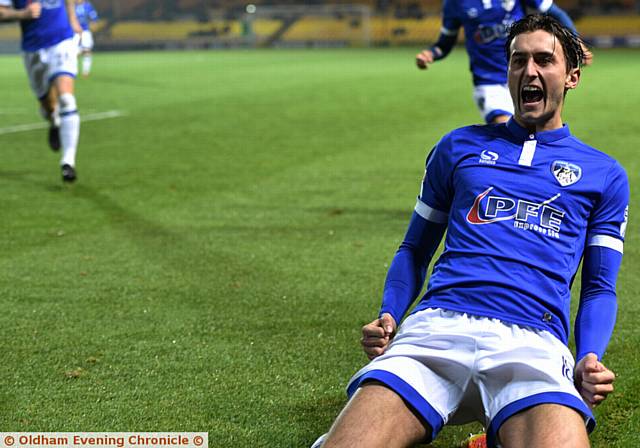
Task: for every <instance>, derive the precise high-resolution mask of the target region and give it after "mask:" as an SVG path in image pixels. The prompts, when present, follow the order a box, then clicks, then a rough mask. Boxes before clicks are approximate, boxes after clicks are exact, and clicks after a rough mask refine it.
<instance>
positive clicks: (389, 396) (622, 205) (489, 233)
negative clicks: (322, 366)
mask: <svg viewBox="0 0 640 448" xmlns="http://www.w3.org/2000/svg"><path fill="white" fill-rule="evenodd" d="M506 45H507V47H506V48H507V55H508V60H509V70H508V86H509V90H510V92H511V96H512V98H513V105H514V116H513V117H512V118H511V119H510V120H509V121H508V122H507V123H502V124H496V125H482V126H469V127H464V128H460V129H457V130H454V131H452V132H451V133H449V134H448V135H446V136H444V137H443V138H442V139H441V140H440V142H439V143H438V144H437V145H436V146H435V147H434V149H433V150H432V151H431V153H430V154H429V156H428V158H427V162H426V173H425V177H424V179H423V181H422V185H421V190H420V194H419V196H418V200H417V203H416V207H415V210H414V213H413V216H412V218H411V221H410V223H409V228H408V231H407V234H406V236H405V239H404V241H403V243H402V244H401V246H400V248H399V250H398V251H397V253H396V255H395V257H394V259H393V262H392V264H391V266H390V268H389V272H388V274H387V279H386V282H385V287H384V292H383V298H382V306H381V309H380V312H379V315H378V318H377V319H375V320H373V321H372V322H371V323H370V324H368V325H365V326H364V327H363V330H362V332H363V338H362V345H363V348H364V351H365V353H366V354H367V355H368V357H369V358H370V359H371V361H370V363H369V364H368V365H366V366H365V367H364V368H362V369H361V370H360V371H359V372H357V373H356V374H355V375H354V376H353V378H352V379H351V380H350V382H349V385H348V387H347V391H348V394H349V395H350V401H349V403H348V404H347V405H346V407H345V408H344V410H343V411H342V413H341V414H340V415H339V416H338V418H337V419H336V421H335V423H334V424H333V426H332V427H331V430H330V431H329V433H328V435H326V438H325V440H324V442H323V443H324V444H323V445H322V446H323V448H335V447H349V448H354V447H367V448H371V447H408V446H412V445H414V444H416V443H420V442H428V441H431V440H433V439H434V438H435V437H436V436H437V435H438V432H439V431H440V430H441V429H442V427H443V426H444V425H445V424H461V423H466V422H470V421H479V422H480V423H482V424H483V425H484V427H486V428H487V445H488V446H491V447H496V446H498V445H500V446H502V447H504V448H513V447H545V448H546V447H572V448H584V447H588V446H589V439H588V432H589V431H591V430H592V429H593V428H594V425H595V422H594V417H593V414H592V408H593V407H595V406H597V405H598V404H599V403H601V402H602V401H603V400H604V399H605V398H606V397H607V395H608V394H610V393H611V392H612V391H613V381H614V374H613V372H611V371H610V370H609V369H608V368H607V367H606V366H605V365H604V364H603V362H602V361H601V358H602V356H603V354H604V352H605V349H606V347H607V344H608V341H609V339H610V336H611V334H612V331H613V327H614V323H615V316H616V309H617V305H616V288H615V285H616V278H617V274H618V270H619V267H620V263H621V260H622V249H623V241H624V233H625V229H626V223H627V213H628V210H627V209H628V201H629V185H628V181H627V176H626V173H625V171H624V169H623V168H622V167H621V166H620V164H619V163H618V162H616V161H615V160H614V159H613V158H611V157H609V156H608V155H606V154H604V153H602V152H600V151H598V150H596V149H594V148H592V147H590V146H588V145H586V144H584V143H582V142H581V141H580V140H578V139H577V138H576V137H574V136H573V135H572V134H571V132H570V131H569V127H568V126H567V125H566V124H563V122H562V118H561V112H562V109H563V106H564V99H565V95H566V94H567V92H568V91H569V90H572V89H575V88H576V87H577V86H578V83H579V81H580V76H581V71H580V64H581V63H582V61H583V60H584V53H583V50H582V44H581V41H580V39H579V38H578V37H577V36H576V35H575V34H574V33H573V32H572V31H571V30H570V29H568V28H566V27H564V26H562V25H561V24H560V23H559V22H557V21H556V20H555V19H553V18H552V17H550V16H548V15H535V16H527V17H526V18H524V19H522V20H520V21H518V22H516V23H515V24H514V25H513V26H512V28H511V29H510V32H509V36H508V39H507V42H506ZM445 230H446V235H447V236H446V239H445V246H444V252H443V253H442V255H441V256H440V258H439V259H438V261H437V262H436V264H435V266H434V268H433V273H432V275H431V277H430V279H429V284H428V287H427V290H426V293H425V294H424V296H423V297H422V299H421V300H420V302H419V303H418V304H417V306H416V307H415V308H414V310H413V311H412V312H411V313H410V315H409V316H408V317H407V318H406V319H405V320H404V321H403V322H402V325H400V326H399V327H398V326H397V325H398V324H399V323H400V321H401V320H402V319H403V317H404V316H405V313H407V311H408V310H409V308H410V306H411V304H412V303H413V301H414V300H415V299H416V297H417V296H418V294H419V293H420V291H421V289H422V286H423V283H424V279H425V273H426V268H427V266H428V264H429V262H430V260H431V258H432V256H433V255H434V253H435V251H436V249H437V247H438V245H439V243H440V241H441V239H442V237H443V235H444V234H445ZM581 259H583V267H582V286H581V293H580V303H579V308H578V314H577V318H576V323H575V340H576V350H577V353H576V358H575V359H577V363H576V362H575V361H574V357H573V355H572V353H571V352H570V350H569V348H568V340H569V304H570V300H571V291H570V290H571V284H572V281H573V278H574V276H575V274H576V271H577V269H578V265H579V264H580V260H581ZM320 443H322V442H319V443H318V444H320Z"/></svg>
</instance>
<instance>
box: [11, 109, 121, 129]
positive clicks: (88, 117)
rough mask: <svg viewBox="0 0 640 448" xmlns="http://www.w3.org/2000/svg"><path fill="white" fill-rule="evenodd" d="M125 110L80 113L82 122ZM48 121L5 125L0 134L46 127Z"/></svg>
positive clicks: (112, 115)
mask: <svg viewBox="0 0 640 448" xmlns="http://www.w3.org/2000/svg"><path fill="white" fill-rule="evenodd" d="M125 115H127V113H126V112H123V111H120V110H108V111H106V112H96V113H95V114H87V115H80V118H81V120H82V122H85V121H97V120H107V119H109V118H117V117H124V116H125ZM48 128H49V123H48V122H46V121H42V122H39V123H27V124H17V125H15V126H7V127H4V128H0V135H6V134H15V133H17V132H26V131H33V130H35V129H48Z"/></svg>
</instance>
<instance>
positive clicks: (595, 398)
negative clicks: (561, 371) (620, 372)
mask: <svg viewBox="0 0 640 448" xmlns="http://www.w3.org/2000/svg"><path fill="white" fill-rule="evenodd" d="M574 378H575V383H576V387H577V388H578V391H579V392H580V395H582V398H584V400H585V401H586V402H587V404H588V405H589V406H591V407H592V408H594V407H596V406H597V405H599V404H600V403H602V402H603V401H604V400H605V399H606V398H607V395H609V394H610V393H611V392H613V381H614V380H615V379H616V376H615V374H614V373H613V372H612V371H611V370H609V369H607V368H606V367H605V365H604V364H602V363H601V362H600V361H598V357H597V356H596V355H595V354H594V353H589V354H588V355H586V356H585V357H584V358H582V359H581V360H580V361H578V364H577V365H576V368H575V374H574Z"/></svg>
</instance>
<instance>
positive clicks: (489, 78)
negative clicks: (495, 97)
mask: <svg viewBox="0 0 640 448" xmlns="http://www.w3.org/2000/svg"><path fill="white" fill-rule="evenodd" d="M552 4H553V2H552V0H526V5H525V4H523V2H521V1H519V0H444V6H443V16H442V30H441V31H442V33H443V34H445V35H457V34H458V30H459V28H460V27H461V26H462V27H463V28H464V36H465V45H466V48H467V53H468V54H469V63H470V69H471V72H472V74H473V83H474V84H475V85H481V84H506V82H507V56H506V54H505V49H504V46H505V43H506V38H507V34H508V30H509V27H510V26H511V24H512V23H513V22H515V21H517V20H519V19H521V18H523V17H524V16H525V12H526V11H525V7H526V6H529V7H531V8H533V9H536V10H537V11H540V12H546V11H548V10H549V8H551V5H552Z"/></svg>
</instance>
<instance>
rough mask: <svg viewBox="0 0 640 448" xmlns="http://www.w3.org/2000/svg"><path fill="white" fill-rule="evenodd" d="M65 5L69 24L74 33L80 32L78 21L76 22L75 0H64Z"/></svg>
mask: <svg viewBox="0 0 640 448" xmlns="http://www.w3.org/2000/svg"><path fill="white" fill-rule="evenodd" d="M65 5H66V7H67V17H68V18H69V24H70V25H71V28H72V29H73V32H74V33H76V34H81V33H82V27H81V26H80V22H78V17H77V16H76V2H75V0H65Z"/></svg>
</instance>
